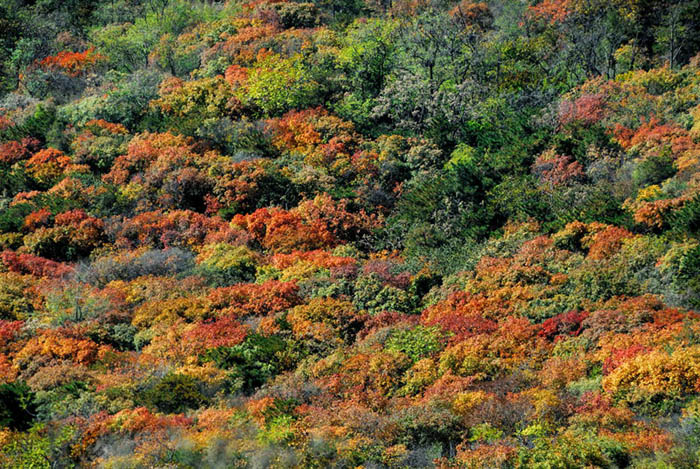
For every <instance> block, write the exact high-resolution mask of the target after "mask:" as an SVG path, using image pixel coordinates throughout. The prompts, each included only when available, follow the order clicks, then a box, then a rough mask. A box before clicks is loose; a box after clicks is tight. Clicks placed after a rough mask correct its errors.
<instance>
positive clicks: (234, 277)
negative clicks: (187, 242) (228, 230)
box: [196, 243, 257, 287]
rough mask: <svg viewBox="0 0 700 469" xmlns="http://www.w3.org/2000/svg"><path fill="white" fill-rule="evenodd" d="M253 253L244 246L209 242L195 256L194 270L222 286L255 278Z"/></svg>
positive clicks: (212, 283)
mask: <svg viewBox="0 0 700 469" xmlns="http://www.w3.org/2000/svg"><path fill="white" fill-rule="evenodd" d="M256 265H257V259H256V256H255V253H254V252H253V251H251V250H250V249H248V248H246V247H244V246H232V245H230V244H226V243H217V244H210V245H208V246H205V247H204V249H202V252H201V253H200V254H199V256H197V269H196V272H197V273H199V274H201V275H203V276H204V277H205V278H206V279H207V281H208V282H209V283H210V284H211V285H214V286H217V287H222V286H226V285H232V284H234V283H240V282H248V281H251V280H253V279H255V269H256Z"/></svg>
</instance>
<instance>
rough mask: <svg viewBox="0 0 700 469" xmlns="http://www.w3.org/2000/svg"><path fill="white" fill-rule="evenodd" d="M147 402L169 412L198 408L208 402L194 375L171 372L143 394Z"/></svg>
mask: <svg viewBox="0 0 700 469" xmlns="http://www.w3.org/2000/svg"><path fill="white" fill-rule="evenodd" d="M143 400H144V401H145V403H146V404H148V405H150V406H152V407H155V408H156V409H158V410H159V411H161V412H165V413H167V414H174V413H181V412H185V411H186V410H188V409H197V408H199V407H200V406H202V405H203V404H205V403H206V402H207V399H206V397H204V395H203V394H202V393H201V392H200V390H199V383H198V381H197V379H195V378H193V377H192V376H188V375H183V374H177V373H170V374H167V375H165V376H164V377H163V379H161V380H160V381H159V382H158V384H156V385H155V386H154V387H153V388H151V389H149V390H148V391H146V392H145V393H144V395H143Z"/></svg>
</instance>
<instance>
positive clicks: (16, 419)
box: [0, 381, 36, 430]
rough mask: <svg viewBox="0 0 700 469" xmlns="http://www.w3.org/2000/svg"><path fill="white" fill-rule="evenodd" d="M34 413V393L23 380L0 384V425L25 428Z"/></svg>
mask: <svg viewBox="0 0 700 469" xmlns="http://www.w3.org/2000/svg"><path fill="white" fill-rule="evenodd" d="M35 415H36V406H35V404H34V393H33V392H32V391H31V389H29V386H27V384H26V383H25V382H23V381H15V382H13V383H5V384H1V385H0V427H10V428H11V429H13V430H26V429H28V428H29V427H30V426H31V424H32V421H33V420H34V416H35Z"/></svg>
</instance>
